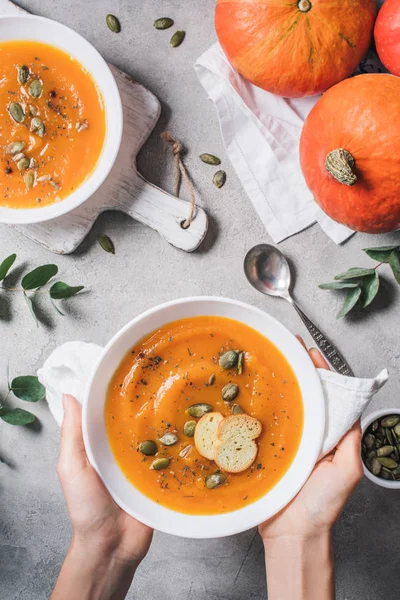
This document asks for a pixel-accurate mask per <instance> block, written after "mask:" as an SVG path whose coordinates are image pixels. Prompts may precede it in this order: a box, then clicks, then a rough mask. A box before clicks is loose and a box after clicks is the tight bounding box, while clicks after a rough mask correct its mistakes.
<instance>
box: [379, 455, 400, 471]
mask: <svg viewBox="0 0 400 600" xmlns="http://www.w3.org/2000/svg"><path fill="white" fill-rule="evenodd" d="M378 460H379V462H380V463H381V465H382V467H386V468H387V469H396V468H397V467H398V466H399V464H398V462H396V461H395V460H394V459H393V458H389V457H388V456H378Z"/></svg>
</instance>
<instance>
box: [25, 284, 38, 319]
mask: <svg viewBox="0 0 400 600" xmlns="http://www.w3.org/2000/svg"><path fill="white" fill-rule="evenodd" d="M24 298H25V302H26V303H27V305H28V308H29V310H30V311H31V315H32V317H33V318H34V320H35V323H36V327H39V321H38V318H37V316H36V313H35V309H34V308H33V302H32V300H31V299H30V298H29V296H28V294H26V293H25V292H24Z"/></svg>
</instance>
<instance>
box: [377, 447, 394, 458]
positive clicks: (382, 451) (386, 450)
mask: <svg viewBox="0 0 400 600" xmlns="http://www.w3.org/2000/svg"><path fill="white" fill-rule="evenodd" d="M393 450H394V448H393V446H382V448H378V450H377V451H376V455H377V456H390V454H392V452H393Z"/></svg>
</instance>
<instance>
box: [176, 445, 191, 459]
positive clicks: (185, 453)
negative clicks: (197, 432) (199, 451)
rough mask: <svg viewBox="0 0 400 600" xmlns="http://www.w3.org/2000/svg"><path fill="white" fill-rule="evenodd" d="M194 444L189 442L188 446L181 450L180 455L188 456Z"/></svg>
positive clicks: (182, 456)
mask: <svg viewBox="0 0 400 600" xmlns="http://www.w3.org/2000/svg"><path fill="white" fill-rule="evenodd" d="M192 448H193V446H192V444H188V445H187V446H185V447H184V448H182V450H181V451H180V452H179V456H180V457H181V458H186V457H187V456H188V455H189V454H190V453H191V451H192Z"/></svg>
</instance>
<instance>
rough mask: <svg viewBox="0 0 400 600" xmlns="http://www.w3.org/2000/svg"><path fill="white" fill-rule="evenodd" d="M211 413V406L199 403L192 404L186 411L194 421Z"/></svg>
mask: <svg viewBox="0 0 400 600" xmlns="http://www.w3.org/2000/svg"><path fill="white" fill-rule="evenodd" d="M212 411H213V407H212V406H211V404H204V403H202V402H200V403H198V404H192V406H189V408H188V409H187V411H186V412H187V413H188V415H190V416H191V417H195V418H196V419H198V418H200V417H203V416H204V415H205V414H207V413H209V412H212Z"/></svg>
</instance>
